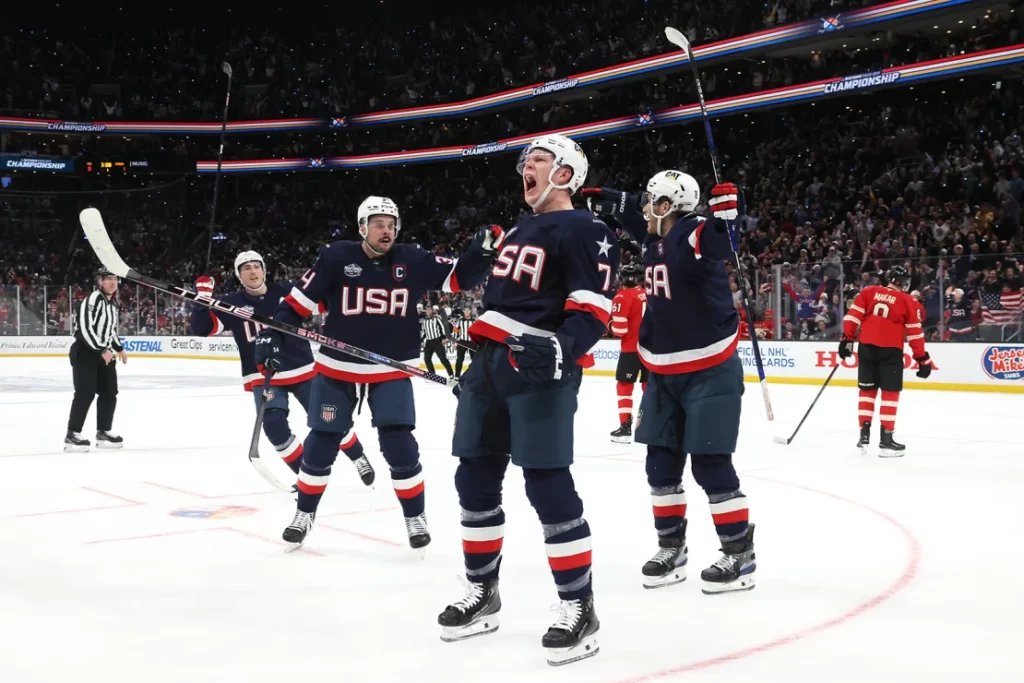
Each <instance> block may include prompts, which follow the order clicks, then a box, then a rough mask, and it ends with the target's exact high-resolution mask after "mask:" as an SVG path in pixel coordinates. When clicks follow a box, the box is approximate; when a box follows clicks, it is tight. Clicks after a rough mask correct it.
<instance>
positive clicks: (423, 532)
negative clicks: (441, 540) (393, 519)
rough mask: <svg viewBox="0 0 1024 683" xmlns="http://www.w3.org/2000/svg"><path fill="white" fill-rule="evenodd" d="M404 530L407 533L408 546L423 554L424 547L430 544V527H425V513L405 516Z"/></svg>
mask: <svg viewBox="0 0 1024 683" xmlns="http://www.w3.org/2000/svg"><path fill="white" fill-rule="evenodd" d="M405 531H406V533H408V534H409V547H411V548H412V549H413V550H419V551H420V555H423V554H424V552H425V551H424V550H423V549H424V548H426V547H427V546H428V545H430V529H429V528H428V527H427V516H426V514H422V515H416V516H415V517H406V518H405Z"/></svg>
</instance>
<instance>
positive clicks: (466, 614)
mask: <svg viewBox="0 0 1024 683" xmlns="http://www.w3.org/2000/svg"><path fill="white" fill-rule="evenodd" d="M459 578H460V580H461V581H462V582H463V583H464V584H465V585H466V594H465V595H464V596H463V597H462V599H460V600H458V601H457V602H454V603H452V604H451V605H448V607H446V608H445V610H444V611H443V612H441V614H439V615H438V617H437V623H438V624H440V625H441V640H443V641H444V642H446V643H454V642H455V641H458V640H465V639H466V638H472V637H473V636H482V635H485V634H487V633H493V632H494V631H497V630H498V612H499V611H501V595H500V594H499V593H498V579H491V580H490V581H483V582H474V581H468V580H466V579H465V578H463V577H459Z"/></svg>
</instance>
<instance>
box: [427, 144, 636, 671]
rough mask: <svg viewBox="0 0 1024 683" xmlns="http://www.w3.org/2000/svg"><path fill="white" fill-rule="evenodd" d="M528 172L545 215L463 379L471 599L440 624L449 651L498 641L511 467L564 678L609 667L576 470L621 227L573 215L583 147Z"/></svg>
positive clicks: (530, 152)
mask: <svg viewBox="0 0 1024 683" xmlns="http://www.w3.org/2000/svg"><path fill="white" fill-rule="evenodd" d="M517 170H518V171H519V173H520V175H521V176H522V178H523V196H524V199H525V200H526V203H527V204H528V205H529V206H530V208H532V209H533V214H532V215H528V216H526V217H524V218H522V219H520V220H519V222H518V223H516V226H515V227H514V228H512V230H510V231H509V232H508V234H507V237H506V240H505V244H504V246H503V247H502V248H501V253H500V254H499V255H498V260H497V263H496V264H495V265H494V268H493V269H492V271H491V277H490V280H488V282H487V287H486V288H485V289H484V296H483V305H484V312H483V314H481V316H480V318H479V319H478V320H477V321H476V322H475V323H473V325H472V327H470V330H469V332H470V335H471V336H472V338H473V340H474V341H476V342H477V343H479V344H480V350H479V351H478V352H477V355H476V358H475V359H474V360H473V363H472V365H470V366H469V370H468V371H467V372H466V375H465V377H463V379H462V385H461V393H460V395H459V406H458V410H457V412H456V421H455V436H454V439H453V448H452V452H453V454H454V455H455V456H457V457H458V458H459V467H458V470H457V471H456V474H455V488H456V489H457V490H458V493H459V504H460V505H461V507H462V548H463V555H464V559H465V566H466V579H467V581H466V594H465V596H464V597H463V598H461V599H460V600H458V601H456V602H454V603H452V604H451V605H449V606H448V607H447V608H446V609H445V610H444V611H443V612H442V613H441V614H440V616H439V617H438V623H439V624H440V625H441V627H442V631H441V639H442V640H445V641H455V640H462V639H464V638H468V637H470V636H475V635H481V634H484V633H490V632H492V631H495V630H497V628H498V612H499V610H500V609H501V598H500V597H499V595H498V570H499V568H500V565H501V547H502V542H503V539H504V530H505V512H504V510H503V509H502V482H503V481H504V478H505V470H506V469H507V468H508V465H509V460H510V456H511V462H512V463H513V464H515V465H518V466H520V467H522V468H523V477H524V479H525V480H526V496H527V498H529V500H530V504H531V505H532V506H533V508H534V510H536V511H537V516H538V517H540V522H541V526H542V528H543V531H544V548H545V550H546V551H547V557H548V565H549V566H550V568H551V574H552V576H553V578H554V581H555V588H556V589H557V591H558V597H559V598H560V603H559V612H558V617H557V619H556V620H555V623H554V624H552V626H551V628H549V629H548V632H547V633H546V634H545V635H544V636H543V638H542V639H541V644H542V646H543V647H544V648H545V650H546V651H547V658H548V662H549V663H550V664H553V665H557V664H567V663H569V662H573V661H576V660H579V659H583V658H584V657H590V656H592V655H595V654H597V647H598V646H597V639H596V634H597V630H598V626H599V622H598V619H597V614H596V613H595V611H594V596H593V589H592V585H591V573H590V552H591V549H590V526H589V525H588V524H587V521H586V519H584V517H583V502H582V501H581V500H580V497H579V495H577V493H576V486H575V483H574V481H573V477H572V472H571V471H570V466H571V465H572V461H573V423H574V415H575V413H576V406H577V403H576V397H577V394H578V393H579V388H580V381H581V379H582V374H583V372H582V369H581V364H582V363H584V362H586V361H585V359H587V358H588V352H589V351H590V349H591V348H592V347H593V346H594V344H596V343H597V340H598V339H600V338H601V337H602V335H603V334H604V332H605V329H606V326H607V324H608V317H609V312H610V310H611V301H610V297H611V291H610V290H611V288H612V279H613V277H614V274H615V270H616V268H617V267H618V262H619V249H618V243H617V241H616V239H615V235H613V234H612V232H611V230H609V229H608V226H606V225H605V224H604V223H603V222H601V221H600V220H598V219H596V218H594V216H592V215H590V214H589V213H587V212H586V211H577V210H574V209H573V207H572V200H571V195H572V194H573V193H575V192H576V190H578V189H579V188H580V187H581V186H582V185H583V181H584V180H585V179H586V177H587V157H586V156H585V155H584V154H583V150H582V149H580V146H579V145H577V144H576V143H575V142H573V141H572V140H570V139H569V138H567V137H564V136H562V135H545V136H544V137H542V138H539V139H537V140H534V141H533V142H531V143H530V144H529V145H528V146H527V147H526V149H524V150H523V153H522V156H521V157H520V159H519V165H518V168H517ZM590 362H591V364H592V359H591V360H590Z"/></svg>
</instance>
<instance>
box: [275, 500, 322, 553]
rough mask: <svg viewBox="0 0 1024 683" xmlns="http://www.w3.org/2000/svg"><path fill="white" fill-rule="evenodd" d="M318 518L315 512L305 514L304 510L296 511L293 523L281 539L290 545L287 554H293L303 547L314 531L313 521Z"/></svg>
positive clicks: (286, 550) (286, 549)
mask: <svg viewBox="0 0 1024 683" xmlns="http://www.w3.org/2000/svg"><path fill="white" fill-rule="evenodd" d="M315 518H316V513H315V512H303V511H302V510H296V511H295V517H293V518H292V523H291V524H289V525H288V526H287V527H286V528H285V530H284V533H282V534H281V538H282V539H284V542H285V543H287V544H288V547H287V548H285V552H286V553H290V552H293V551H295V550H298V549H299V548H300V547H302V544H303V543H305V541H306V536H308V535H309V532H310V531H312V530H313V520H314V519H315Z"/></svg>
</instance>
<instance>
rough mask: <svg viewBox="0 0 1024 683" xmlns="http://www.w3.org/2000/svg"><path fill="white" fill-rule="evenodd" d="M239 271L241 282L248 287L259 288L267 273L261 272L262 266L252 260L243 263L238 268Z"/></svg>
mask: <svg viewBox="0 0 1024 683" xmlns="http://www.w3.org/2000/svg"><path fill="white" fill-rule="evenodd" d="M239 272H241V274H242V283H243V284H244V285H245V286H246V287H248V288H249V289H259V288H260V287H262V286H263V281H264V280H265V279H266V277H267V275H266V273H264V272H263V266H261V265H260V264H258V263H256V262H255V261H253V262H252V263H243V264H242V267H241V268H239Z"/></svg>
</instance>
